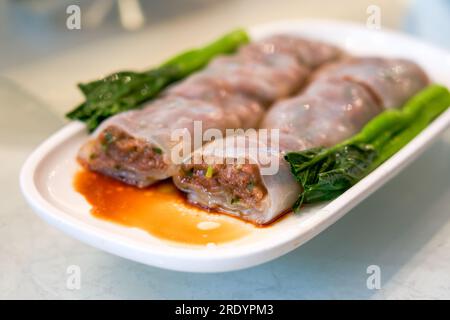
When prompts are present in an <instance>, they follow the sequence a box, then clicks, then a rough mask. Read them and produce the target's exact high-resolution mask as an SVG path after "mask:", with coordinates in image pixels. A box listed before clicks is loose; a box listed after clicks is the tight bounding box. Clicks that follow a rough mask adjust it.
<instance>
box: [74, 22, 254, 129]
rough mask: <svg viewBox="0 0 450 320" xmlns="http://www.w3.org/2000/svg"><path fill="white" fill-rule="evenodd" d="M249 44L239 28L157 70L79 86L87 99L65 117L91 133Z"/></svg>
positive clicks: (112, 76)
mask: <svg viewBox="0 0 450 320" xmlns="http://www.w3.org/2000/svg"><path fill="white" fill-rule="evenodd" d="M248 42H249V37H248V35H247V33H246V32H245V31H244V30H241V29H238V30H235V31H233V32H230V33H228V34H226V35H225V36H223V37H221V38H219V39H218V40H216V41H214V42H212V43H211V44H209V45H207V46H205V47H203V48H199V49H193V50H190V51H187V52H184V53H182V54H180V55H178V56H176V57H174V58H172V59H170V60H168V61H167V62H165V63H163V64H162V65H161V66H159V67H157V68H154V69H151V70H148V71H145V72H132V71H122V72H116V73H113V74H111V75H109V76H107V77H105V78H103V79H100V80H96V81H92V82H89V83H85V84H79V85H78V87H79V89H80V90H81V92H82V93H83V94H84V96H85V98H86V100H85V101H84V102H83V103H82V104H80V105H79V106H78V107H76V108H75V109H74V110H72V111H70V112H69V113H67V114H66V116H67V117H68V118H69V119H72V120H81V121H84V122H86V125H87V127H88V129H89V131H92V130H94V129H95V128H96V127H97V126H98V125H99V124H100V123H101V122H102V121H103V120H105V119H107V118H108V117H110V116H112V115H115V114H117V113H120V112H122V111H126V110H130V109H133V108H136V107H138V106H139V105H140V104H141V103H143V102H145V101H147V100H149V99H152V98H154V97H155V96H156V95H157V94H158V93H160V92H161V91H162V90H163V89H164V88H166V87H167V86H168V85H169V84H171V83H173V82H175V81H178V80H180V79H183V78H184V77H186V76H188V75H190V74H191V73H193V72H195V71H197V70H199V69H201V68H203V67H204V66H205V65H206V64H208V62H209V61H210V60H211V59H212V58H214V57H216V56H217V55H220V54H226V53H231V52H233V51H235V50H236V49H237V48H238V47H239V46H241V45H242V44H245V43H248Z"/></svg>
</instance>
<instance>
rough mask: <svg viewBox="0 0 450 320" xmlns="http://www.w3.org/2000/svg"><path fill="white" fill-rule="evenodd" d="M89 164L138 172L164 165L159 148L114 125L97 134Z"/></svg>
mask: <svg viewBox="0 0 450 320" xmlns="http://www.w3.org/2000/svg"><path fill="white" fill-rule="evenodd" d="M89 165H91V166H94V167H105V168H106V167H107V168H114V169H116V170H127V169H128V170H133V171H139V172H145V171H148V170H151V169H163V168H165V166H166V164H165V163H164V161H163V155H162V150H161V149H159V148H156V147H153V146H151V145H150V144H149V143H148V142H146V141H143V140H139V139H136V138H133V137H131V136H130V135H128V134H127V133H125V132H124V131H122V130H120V129H119V128H117V127H114V126H110V127H108V128H106V129H105V130H103V131H102V132H101V133H100V135H99V136H98V138H97V143H96V145H95V147H94V148H93V151H92V153H91V154H90V155H89Z"/></svg>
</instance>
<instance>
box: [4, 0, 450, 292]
mask: <svg viewBox="0 0 450 320" xmlns="http://www.w3.org/2000/svg"><path fill="white" fill-rule="evenodd" d="M260 3H261V2H260ZM381 3H385V2H384V1H381ZM233 6H234V7H231V5H222V7H221V6H219V7H215V8H214V9H211V10H212V11H208V12H199V13H195V14H193V15H192V16H187V17H183V18H180V19H179V20H177V21H171V22H170V23H161V24H158V25H157V26H153V27H152V29H151V30H149V29H147V30H144V31H141V32H139V33H136V34H130V35H122V36H120V37H117V38H114V39H106V40H103V41H101V42H99V44H98V45H97V46H95V47H93V46H85V47H81V48H76V49H74V50H73V51H70V52H65V53H64V54H60V55H55V56H51V57H48V58H43V59H40V60H39V61H36V62H34V63H31V62H30V63H28V64H25V65H22V66H20V67H14V68H11V69H10V70H7V71H6V72H4V76H6V77H7V78H8V79H10V80H5V79H2V80H0V103H1V107H0V110H1V111H0V112H1V115H0V159H1V162H2V166H1V170H0V177H1V182H2V183H1V184H0V195H1V201H0V298H8V299H9V298H33V299H36V298H57V299H71V298H88V299H93V298H150V299H170V298H171V299H183V298H184V299H211V298H219V299H220V298H226V299H254V298H255V299H256V298H258V299H300V298H306V299H308V298H331V299H335V298H362V299H365V298H375V299H380V298H425V299H433V298H450V179H449V178H450V131H447V132H446V133H445V134H444V135H443V137H442V138H441V139H440V140H438V141H437V142H436V143H435V144H434V145H433V146H432V147H431V148H430V149H429V150H428V151H427V152H426V153H425V154H423V155H422V156H421V157H420V158H419V159H418V160H417V161H415V162H414V163H413V164H412V165H410V166H409V167H408V168H407V169H406V170H404V171H403V172H402V173H401V174H399V175H398V176H397V177H396V178H395V179H393V180H392V181H391V182H389V183H388V184H387V185H386V186H384V187H383V188H382V189H381V190H379V191H378V192H376V193H375V194H374V195H372V196H370V197H369V198H368V199H367V200H365V201H364V202H363V203H362V204H360V205H359V206H358V207H356V208H355V209H353V210H352V211H351V212H349V213H348V214H347V215H346V216H345V217H344V218H342V219H341V220H340V221H338V222H337V223H336V224H335V225H333V226H332V227H330V228H329V229H328V230H326V231H325V232H323V233H322V234H320V235H319V236H317V237H316V238H314V239H313V240H311V241H310V242H308V243H306V244H305V245H303V246H302V247H300V248H299V249H297V250H295V251H293V252H291V253H289V254H287V255H285V256H283V257H281V258H279V259H277V260H275V261H272V262H269V263H266V264H264V265H261V266H258V267H255V268H251V269H247V270H242V271H236V272H230V273H222V274H187V273H178V272H172V271H165V270H161V269H156V268H152V267H148V266H145V265H141V264H138V263H135V262H131V261H127V260H124V259H122V258H119V257H115V256H112V255H110V254H107V253H104V252H101V251H99V250H97V249H94V248H91V247H89V246H87V245H84V244H82V243H80V242H78V241H76V240H73V239H71V238H69V237H68V236H66V235H65V234H63V233H61V232H60V231H58V230H55V229H53V228H52V227H50V226H48V225H47V224H45V223H44V222H43V221H41V220H40V219H39V218H38V217H37V216H36V215H35V214H34V213H33V212H32V211H31V209H30V208H29V207H28V206H27V204H26V203H25V201H24V200H23V198H22V196H21V194H20V191H19V186H18V171H19V169H20V166H21V164H22V162H23V161H24V159H25V158H26V156H27V155H28V154H29V153H30V152H31V150H32V149H33V148H34V147H35V146H36V145H37V144H38V143H39V141H42V140H43V139H45V138H46V137H47V136H48V135H49V134H50V133H51V132H53V131H54V130H56V129H57V128H58V127H60V126H62V125H63V120H62V116H61V115H62V114H63V113H64V111H66V110H67V109H68V108H70V106H72V105H73V104H74V103H75V102H77V101H78V100H79V99H80V96H79V93H78V92H77V91H76V90H75V88H74V86H73V84H74V83H75V82H76V81H79V80H83V79H90V78H92V77H95V76H98V75H99V74H101V73H106V72H109V71H111V70H113V69H121V68H123V67H135V66H146V65H151V64H152V63H156V62H157V61H160V60H161V59H163V58H164V57H166V56H168V55H170V54H171V53H173V52H176V51H177V50H179V49H181V48H185V47H186V46H188V45H192V41H194V39H195V41H198V43H201V42H202V41H203V40H207V39H209V38H212V37H213V36H215V35H216V34H218V33H220V32H222V31H224V30H227V29H229V28H231V27H232V26H235V25H239V24H241V25H242V22H243V21H244V20H245V21H246V22H247V24H252V23H254V22H261V21H265V20H268V19H269V18H270V19H275V18H280V17H285V16H287V17H290V18H292V17H294V16H295V14H294V13H292V12H294V10H300V9H303V10H306V12H307V14H306V15H308V13H309V15H313V14H311V12H315V11H314V10H316V9H317V8H316V7H314V5H312V4H310V5H309V6H306V7H298V8H297V7H295V5H294V4H293V2H292V3H291V2H289V5H285V6H282V9H280V11H279V12H275V13H273V12H272V13H270V12H268V10H269V9H268V8H266V9H265V6H264V5H261V11H260V14H259V15H258V16H257V17H256V15H255V16H254V17H253V19H244V18H245V17H247V16H248V13H246V14H247V15H245V14H244V12H246V10H248V9H249V7H248V6H249V5H248V4H245V5H244V4H240V6H241V7H240V8H241V10H238V11H236V4H233ZM218 8H219V9H220V10H219V9H218ZM232 9H233V10H232ZM283 10H284V11H283ZM308 10H309V11H308ZM317 10H318V9H317ZM330 10H331V9H330ZM335 10H336V12H334V16H336V15H337V16H338V17H342V18H349V17H347V16H346V14H345V12H346V11H345V10H343V9H342V8H336V9H335ZM352 10H356V11H357V10H363V11H362V14H363V15H364V14H365V9H364V6H361V7H358V6H357V7H356V9H355V7H353V9H352ZM392 10H394V13H392V11H390V12H391V15H392V16H395V15H396V14H397V13H396V11H395V10H399V9H398V8H397V9H396V8H395V7H394V8H393V9H392ZM297 12H298V11H297ZM317 12H319V11H317ZM358 12H360V11H358ZM232 13H233V14H232ZM289 13H292V14H289ZM351 14H353V15H355V12H351ZM358 14H360V13H358ZM322 15H324V16H328V15H327V14H326V13H324V14H322ZM386 15H387V17H386V23H391V25H390V26H392V27H395V21H397V20H395V19H394V18H390V17H391V16H389V15H388V14H386ZM297 16H299V14H297ZM300 16H304V15H300ZM330 16H331V13H330ZM357 17H359V16H357ZM226 18H228V20H227V19H226ZM214 19H216V20H217V21H222V23H216V24H214V23H213V21H214ZM361 19H362V18H361ZM361 19H359V20H361ZM353 20H358V18H354V19H353ZM193 21H195V23H194V22H193ZM207 27H208V28H207ZM192 34H195V37H193V36H192ZM162 35H164V37H163V36H162ZM118 42H120V43H121V44H122V45H121V46H120V47H118V46H117V43H118ZM130 48H133V50H130ZM148 52H151V57H149V55H148ZM96 56H97V57H98V56H101V57H105V58H104V59H92V57H96ZM11 80H12V81H11ZM14 83H15V84H14ZM17 84H19V85H20V87H22V88H20V87H18V86H17ZM38 101H40V102H38ZM72 265H76V266H79V267H80V270H81V288H80V290H69V289H68V288H67V286H66V282H67V279H68V274H67V268H68V267H69V266H72ZM369 265H377V266H379V267H380V269H381V289H380V290H369V289H368V288H367V286H366V280H367V277H368V274H367V273H366V270H367V267H368V266H369Z"/></svg>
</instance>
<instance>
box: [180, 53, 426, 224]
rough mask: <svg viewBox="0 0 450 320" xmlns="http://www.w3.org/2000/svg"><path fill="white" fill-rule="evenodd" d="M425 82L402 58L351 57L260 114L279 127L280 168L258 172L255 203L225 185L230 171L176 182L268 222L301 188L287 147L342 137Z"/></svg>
mask: <svg viewBox="0 0 450 320" xmlns="http://www.w3.org/2000/svg"><path fill="white" fill-rule="evenodd" d="M387 74H389V75H390V76H386V75H387ZM403 81H405V83H403ZM427 82H428V79H427V77H426V75H425V73H424V72H423V71H422V70H421V69H420V67H418V66H417V65H416V64H414V63H412V62H410V61H406V60H400V59H381V58H350V59H348V60H345V61H343V62H342V63H336V64H335V65H332V66H330V67H325V68H324V69H323V70H321V71H320V72H318V74H317V75H316V76H315V77H314V81H312V82H311V84H310V85H309V86H308V87H307V88H306V89H305V90H304V91H303V92H302V93H301V94H300V95H298V96H296V97H292V98H288V99H285V100H282V101H279V102H278V103H276V104H275V105H274V106H273V107H272V108H271V109H270V110H269V112H268V113H267V114H266V115H265V117H264V118H263V121H262V123H261V126H260V128H261V129H269V130H270V129H279V130H280V136H279V138H280V140H279V157H278V158H277V160H278V161H279V162H280V168H279V171H278V172H277V173H276V174H275V175H262V174H261V179H260V180H259V182H260V184H261V185H259V186H258V188H259V189H263V190H264V195H265V196H264V197H263V198H262V199H261V200H260V201H259V202H258V203H256V204H252V202H251V201H247V199H246V198H245V197H249V196H248V195H247V194H246V193H245V192H244V193H240V194H238V195H237V194H236V190H240V187H241V186H240V185H237V186H234V188H229V190H227V189H225V188H223V185H228V184H231V185H232V184H233V181H235V180H236V179H235V178H234V177H235V175H233V174H231V175H229V181H226V182H225V183H222V185H218V186H215V188H214V189H211V188H209V186H208V185H207V184H205V183H204V182H203V181H204V179H200V178H198V177H196V176H195V174H197V172H193V174H194V177H188V178H187V177H186V172H184V171H179V174H178V175H177V176H175V177H174V182H175V184H176V185H177V187H178V188H180V189H181V190H183V191H185V192H187V193H188V199H189V200H190V201H191V202H194V203H198V204H200V205H202V206H206V207H210V208H214V209H216V210H219V211H225V212H227V213H230V214H233V215H237V216H239V217H241V218H243V219H246V220H249V221H252V222H255V223H257V224H267V223H270V222H271V221H274V220H275V219H277V217H279V216H280V215H281V214H282V213H283V212H286V211H287V210H289V209H290V208H291V207H292V205H293V204H294V202H295V200H296V199H297V197H298V194H299V191H300V190H299V184H298V183H297V182H296V181H295V180H294V178H293V177H292V175H291V173H290V170H289V167H288V164H287V162H286V161H285V160H284V159H283V155H284V154H285V152H287V151H299V150H304V149H307V148H313V147H319V146H324V147H330V146H333V145H335V144H337V143H339V142H342V141H343V140H345V139H347V138H350V137H351V136H353V135H354V134H356V133H357V132H358V131H360V130H361V128H362V127H363V126H364V125H365V124H366V123H367V122H368V121H369V120H370V119H372V118H373V117H375V116H376V115H377V114H379V113H380V112H382V111H383V110H384V109H386V108H393V107H399V106H401V105H402V104H403V103H404V102H405V101H406V100H407V99H408V98H410V97H411V96H413V95H414V94H415V93H417V92H418V91H419V90H421V89H423V88H424V87H425V85H426V84H427ZM227 139H228V138H227ZM220 145H221V143H220V142H219V141H215V142H213V143H210V144H208V145H206V146H205V149H206V150H210V151H209V152H210V153H211V152H212V151H211V149H215V148H217V146H220ZM261 147H262V148H264V145H262V146H261ZM198 152H200V151H198ZM205 152H206V151H205ZM234 152H236V150H234V151H233V150H228V151H227V154H228V156H230V154H233V153H234ZM242 152H243V153H244V154H245V152H244V151H242ZM253 166H254V168H253V170H252V171H253V172H259V171H260V169H261V167H262V166H261V164H260V163H257V164H254V165H253ZM226 170H227V172H233V170H234V171H239V168H238V167H237V166H234V167H232V168H229V167H227V168H226ZM261 171H262V170H261ZM199 172H200V174H201V171H199ZM216 175H218V176H221V175H222V174H221V173H216ZM255 175H256V176H257V175H258V174H255ZM247 180H248V179H247ZM247 180H245V179H244V180H243V181H247ZM219 182H220V181H219ZM230 195H231V196H230ZM230 197H231V198H235V197H238V198H240V201H238V202H234V203H231V201H230ZM242 198H244V199H242Z"/></svg>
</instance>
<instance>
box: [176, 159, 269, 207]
mask: <svg viewBox="0 0 450 320" xmlns="http://www.w3.org/2000/svg"><path fill="white" fill-rule="evenodd" d="M180 175H181V179H180V181H181V183H183V184H186V185H195V186H200V187H201V188H203V189H205V190H206V191H207V192H209V193H211V194H213V195H214V194H215V193H221V192H225V193H226V194H227V195H229V196H230V197H229V201H230V204H231V205H240V206H241V205H244V206H248V207H258V206H259V204H260V202H261V200H262V199H263V198H264V196H265V195H266V194H267V190H266V188H265V187H264V185H263V183H262V180H261V176H260V174H259V170H258V166H256V165H254V164H242V165H239V164H238V165H236V164H213V165H208V164H206V163H202V164H195V165H193V164H183V165H182V167H181V174H180Z"/></svg>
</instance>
